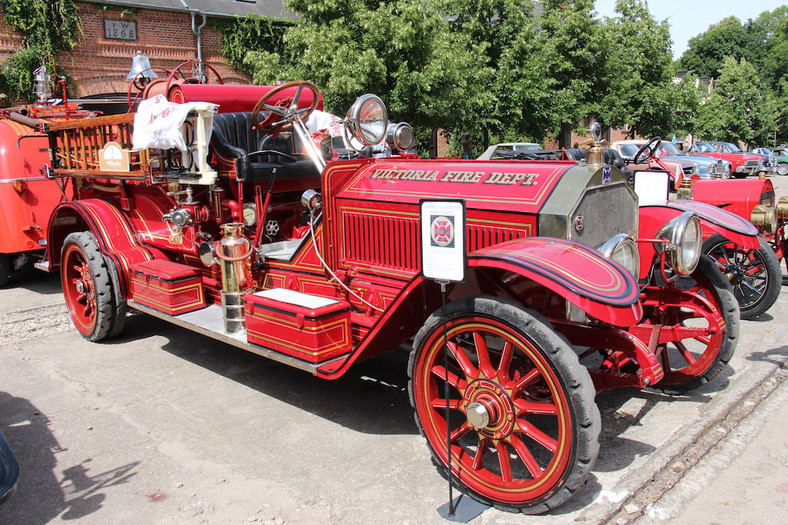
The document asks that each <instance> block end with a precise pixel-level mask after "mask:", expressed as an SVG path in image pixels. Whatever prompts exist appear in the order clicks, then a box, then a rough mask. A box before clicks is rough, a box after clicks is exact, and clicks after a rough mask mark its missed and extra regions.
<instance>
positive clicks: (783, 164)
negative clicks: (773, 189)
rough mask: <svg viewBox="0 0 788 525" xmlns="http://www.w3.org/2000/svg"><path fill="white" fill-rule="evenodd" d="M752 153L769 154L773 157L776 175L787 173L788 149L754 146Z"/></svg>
mask: <svg viewBox="0 0 788 525" xmlns="http://www.w3.org/2000/svg"><path fill="white" fill-rule="evenodd" d="M752 151H753V153H757V154H759V155H770V156H772V157H774V162H775V163H776V166H775V168H774V170H773V171H774V172H775V173H777V175H783V176H784V175H788V150H786V149H781V148H755V149H754V150H752Z"/></svg>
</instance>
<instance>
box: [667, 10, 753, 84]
mask: <svg viewBox="0 0 788 525" xmlns="http://www.w3.org/2000/svg"><path fill="white" fill-rule="evenodd" d="M750 43H751V40H750V36H749V35H748V34H747V30H746V29H745V28H744V26H743V25H742V23H741V22H740V21H739V19H738V18H736V17H735V16H729V17H728V18H724V19H722V20H721V21H720V22H719V23H717V24H714V25H712V26H710V27H709V28H708V29H707V30H706V31H705V32H703V33H701V34H699V35H698V36H696V37H694V38H691V39H690V41H689V48H688V49H687V51H686V52H685V53H684V55H682V57H681V59H680V60H679V67H681V68H682V69H686V70H688V71H692V72H694V73H695V74H696V75H699V76H702V77H714V78H717V77H719V76H720V73H721V70H722V65H723V59H724V58H725V57H727V56H730V57H734V58H735V59H737V60H739V59H742V58H745V59H747V60H748V61H749V60H751V59H752V58H753V56H752V55H753V53H752V52H751V48H750Z"/></svg>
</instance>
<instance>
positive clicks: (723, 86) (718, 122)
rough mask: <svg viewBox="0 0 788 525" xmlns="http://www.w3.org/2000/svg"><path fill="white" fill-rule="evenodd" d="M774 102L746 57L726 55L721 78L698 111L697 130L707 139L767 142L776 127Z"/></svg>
mask: <svg viewBox="0 0 788 525" xmlns="http://www.w3.org/2000/svg"><path fill="white" fill-rule="evenodd" d="M775 109H776V108H775V107H774V101H773V99H772V97H771V95H770V93H769V92H768V91H764V90H763V89H762V86H761V83H760V79H759V78H758V74H757V72H756V70H755V67H754V66H753V65H752V64H750V63H749V62H747V60H746V59H741V60H740V61H738V60H736V59H735V58H733V57H725V58H724V59H723V61H722V68H721V71H720V77H719V79H718V80H717V82H716V85H715V87H714V89H713V90H712V91H711V94H710V96H709V97H708V99H707V100H706V101H705V103H704V104H703V105H702V106H701V108H700V111H699V118H698V126H697V131H698V134H699V135H700V136H702V137H703V138H704V139H707V140H724V141H728V142H738V141H744V142H746V143H748V144H765V143H767V142H770V141H771V139H772V136H773V133H774V131H775V129H776V120H775Z"/></svg>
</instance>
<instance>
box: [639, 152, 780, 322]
mask: <svg viewBox="0 0 788 525" xmlns="http://www.w3.org/2000/svg"><path fill="white" fill-rule="evenodd" d="M660 141H661V139H660V138H659V137H654V138H652V139H651V140H649V141H648V143H647V144H644V145H643V147H641V149H640V150H639V151H638V152H637V154H636V155H635V159H634V160H633V163H634V164H635V165H637V164H640V163H643V162H653V163H656V164H657V165H658V166H661V165H662V164H661V159H659V158H658V157H654V156H653V155H652V154H651V150H652V149H657V147H658V144H659V142H660ZM662 167H663V169H665V170H667V169H669V166H662ZM684 185H685V186H684V189H683V191H682V192H681V194H682V197H683V198H690V199H694V200H696V201H699V202H704V203H708V204H711V205H713V206H716V207H718V208H721V209H724V210H726V211H728V212H731V213H734V214H736V215H738V216H740V217H743V218H745V219H747V220H749V221H751V222H752V223H753V224H755V225H756V226H757V227H758V230H759V236H760V240H759V245H756V246H751V247H747V246H743V245H741V244H737V243H735V242H733V240H732V239H730V238H727V237H726V236H725V234H724V233H721V232H716V233H714V234H713V235H712V232H711V230H707V233H706V238H705V240H704V243H703V253H705V254H708V255H711V256H712V258H713V259H714V260H715V261H716V263H717V265H718V266H719V268H720V270H721V271H722V273H723V274H724V275H725V276H726V277H727V278H728V279H729V280H730V282H731V285H732V286H733V291H734V294H735V295H736V299H737V300H738V302H739V307H740V309H741V316H742V318H743V319H753V318H755V317H758V316H759V315H761V314H763V313H765V312H766V311H767V310H768V309H769V308H770V307H771V306H772V305H773V304H774V302H775V301H776V300H777V297H778V296H779V294H780V288H781V286H782V270H781V268H780V261H783V260H785V263H786V268H788V260H787V259H786V258H785V254H786V249H787V248H788V238H786V224H788V196H783V197H780V198H779V199H778V198H777V196H776V195H775V192H774V186H773V185H772V182H771V181H770V180H768V179H765V178H764V179H760V178H758V179H747V180H701V179H699V178H698V177H691V178H687V179H686V181H685V182H684Z"/></svg>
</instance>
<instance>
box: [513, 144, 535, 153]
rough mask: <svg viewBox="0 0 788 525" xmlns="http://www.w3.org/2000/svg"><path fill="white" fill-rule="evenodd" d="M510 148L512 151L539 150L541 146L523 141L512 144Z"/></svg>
mask: <svg viewBox="0 0 788 525" xmlns="http://www.w3.org/2000/svg"><path fill="white" fill-rule="evenodd" d="M512 149H513V150H514V151H539V150H540V149H542V148H541V147H540V146H539V144H528V143H523V144H514V145H512Z"/></svg>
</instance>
